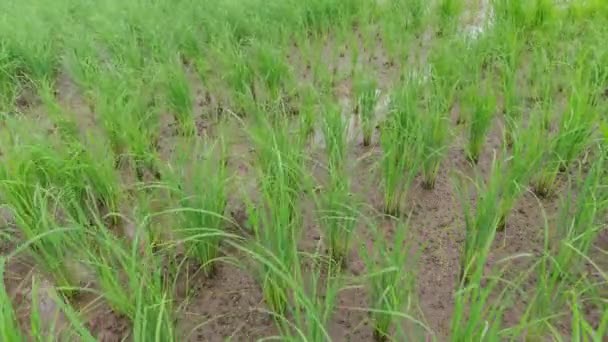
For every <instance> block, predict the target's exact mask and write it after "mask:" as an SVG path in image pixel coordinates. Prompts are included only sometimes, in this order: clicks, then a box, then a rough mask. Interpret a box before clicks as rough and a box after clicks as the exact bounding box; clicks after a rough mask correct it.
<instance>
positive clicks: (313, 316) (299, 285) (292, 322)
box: [234, 241, 343, 341]
mask: <svg viewBox="0 0 608 342" xmlns="http://www.w3.org/2000/svg"><path fill="white" fill-rule="evenodd" d="M234 246H235V247H236V248H237V249H239V250H241V251H243V252H244V253H245V254H246V255H248V256H250V257H251V259H253V261H254V262H256V263H258V264H259V265H260V267H262V268H264V269H265V270H266V271H265V272H266V277H267V278H266V281H265V282H264V283H263V285H262V286H271V285H270V284H271V282H272V283H274V284H280V285H281V287H280V288H279V287H275V288H273V291H279V292H280V294H281V295H284V296H285V301H287V300H289V305H286V306H285V307H284V308H283V310H282V311H275V310H274V307H273V306H272V305H271V303H270V302H268V301H267V304H268V305H269V306H270V309H271V312H270V315H271V316H272V317H273V318H274V320H275V322H276V323H277V328H278V329H279V331H280V334H281V336H280V337H278V338H280V339H285V340H290V341H323V340H327V341H329V340H331V337H330V335H329V329H328V326H327V325H328V323H329V320H330V318H331V316H332V314H333V311H334V308H335V306H336V303H337V297H338V294H339V292H340V290H341V288H342V284H343V280H342V279H341V278H340V276H339V272H335V270H334V265H335V264H334V262H333V261H331V260H328V259H327V258H325V257H324V256H323V255H321V254H320V253H319V252H320V246H317V248H316V250H315V251H314V252H312V253H310V254H308V253H303V252H302V253H300V252H298V251H297V250H296V249H293V250H291V252H292V253H293V254H294V255H295V256H296V257H297V258H298V262H297V263H294V264H291V265H286V264H285V263H284V259H280V256H278V255H276V254H275V253H274V252H273V251H271V250H269V249H268V248H266V247H265V246H261V245H260V244H259V241H255V242H253V243H252V244H250V245H243V244H234ZM291 247H293V248H296V245H295V244H294V245H292V246H291ZM300 261H301V262H300ZM304 264H306V265H308V266H307V269H306V270H305V271H306V272H305V273H303V271H304V269H303V268H304V267H303V266H302V265H304ZM304 274H306V277H304ZM268 290H270V289H268ZM279 292H276V293H279ZM266 299H268V298H266ZM285 304H287V302H285Z"/></svg>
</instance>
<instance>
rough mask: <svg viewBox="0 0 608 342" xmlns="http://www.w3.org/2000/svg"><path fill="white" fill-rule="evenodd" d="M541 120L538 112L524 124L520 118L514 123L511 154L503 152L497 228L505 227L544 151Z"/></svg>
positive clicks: (502, 228) (539, 163) (540, 161)
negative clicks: (516, 123)
mask: <svg viewBox="0 0 608 342" xmlns="http://www.w3.org/2000/svg"><path fill="white" fill-rule="evenodd" d="M542 125H543V121H542V118H540V117H539V116H534V117H531V118H530V120H529V122H528V125H527V127H526V126H525V125H524V124H523V122H519V124H518V125H517V126H516V127H518V128H517V130H514V131H513V132H512V134H513V135H512V136H513V138H514V139H513V144H512V150H511V155H510V156H509V155H508V152H506V151H505V152H503V154H504V155H505V156H504V158H505V159H506V160H505V161H504V169H503V171H502V172H503V180H504V181H503V185H502V186H501V188H502V189H501V190H500V199H499V203H500V210H501V212H500V221H499V224H498V227H497V229H498V230H499V231H500V230H504V229H505V226H506V223H507V217H508V215H509V212H510V211H511V209H512V208H513V206H514V205H515V202H516V201H517V199H519V197H520V196H521V194H522V193H524V192H525V191H526V190H527V189H528V184H529V183H530V181H531V180H532V177H534V175H535V172H536V170H537V169H538V168H539V166H541V163H542V161H543V156H544V155H545V153H546V150H545V148H546V146H545V141H544V135H543V134H539V132H542V130H543V126H542Z"/></svg>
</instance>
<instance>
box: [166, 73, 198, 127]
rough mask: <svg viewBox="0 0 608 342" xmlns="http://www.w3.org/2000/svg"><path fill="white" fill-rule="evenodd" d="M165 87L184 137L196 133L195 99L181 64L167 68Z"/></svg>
mask: <svg viewBox="0 0 608 342" xmlns="http://www.w3.org/2000/svg"><path fill="white" fill-rule="evenodd" d="M165 77H166V80H165V86H166V90H167V99H168V102H169V107H170V108H171V110H172V111H173V113H174V117H175V122H176V123H177V124H178V127H179V130H180V132H181V134H183V135H186V136H188V135H193V134H194V133H195V132H196V127H195V123H194V117H193V113H192V108H193V99H192V94H191V89H190V84H189V83H188V78H187V75H186V72H185V71H184V69H183V66H182V65H181V63H179V62H177V61H175V62H172V63H170V64H169V65H168V66H167V71H166V76H165Z"/></svg>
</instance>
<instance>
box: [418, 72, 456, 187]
mask: <svg viewBox="0 0 608 342" xmlns="http://www.w3.org/2000/svg"><path fill="white" fill-rule="evenodd" d="M453 92H454V89H453V88H452V87H448V88H447V89H443V88H442V86H441V85H439V84H438V82H437V83H435V82H433V85H432V86H431V92H430V94H429V96H428V97H427V99H426V109H427V111H428V113H427V115H425V116H424V117H423V118H422V127H421V128H422V131H423V132H422V145H423V148H422V149H423V151H422V155H423V156H422V158H423V162H422V174H423V176H424V180H423V182H422V185H423V187H424V188H426V189H433V188H434V187H435V180H436V179H437V172H438V171H439V167H440V165H441V162H442V160H443V158H444V156H445V154H446V152H447V149H448V145H449V138H450V128H449V126H450V118H449V116H448V111H449V109H450V106H451V102H452V101H451V100H452V98H453Z"/></svg>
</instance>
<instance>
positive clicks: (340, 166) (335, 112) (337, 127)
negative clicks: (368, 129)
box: [318, 105, 357, 266]
mask: <svg viewBox="0 0 608 342" xmlns="http://www.w3.org/2000/svg"><path fill="white" fill-rule="evenodd" d="M347 129H348V126H347V123H346V122H345V119H344V116H343V115H342V113H341V111H340V109H339V108H337V107H335V106H332V105H327V106H326V111H325V113H324V117H323V133H324V137H325V149H326V153H327V156H328V163H327V164H328V165H327V171H328V173H329V180H328V182H327V185H326V187H325V188H324V189H323V190H322V193H321V195H319V196H318V197H320V203H319V204H318V206H319V214H320V216H321V223H322V227H323V230H324V233H325V242H326V244H327V246H328V248H329V255H330V257H331V258H332V260H333V261H334V262H336V264H338V265H342V266H344V265H345V264H346V261H347V260H346V259H347V258H348V252H349V247H350V240H351V236H352V233H353V230H354V228H355V225H356V223H357V209H356V208H355V206H354V205H353V204H352V195H351V193H350V181H349V175H348V170H347V165H346V162H347V156H346V153H347V148H346V144H347V138H346V135H347Z"/></svg>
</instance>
